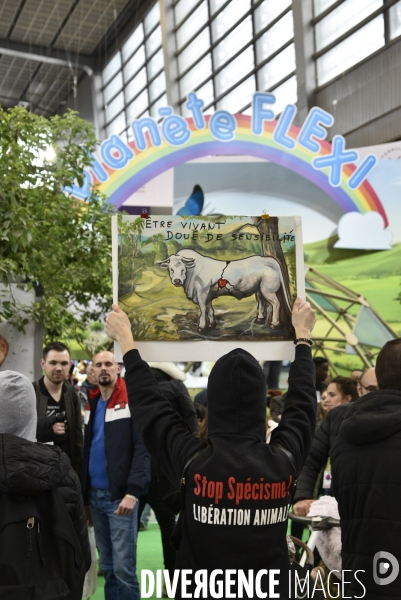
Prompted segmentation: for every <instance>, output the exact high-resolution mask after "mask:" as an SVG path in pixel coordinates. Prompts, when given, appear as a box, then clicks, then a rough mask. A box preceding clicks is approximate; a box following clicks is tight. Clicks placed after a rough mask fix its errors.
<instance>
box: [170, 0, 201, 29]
mask: <svg viewBox="0 0 401 600" xmlns="http://www.w3.org/2000/svg"><path fill="white" fill-rule="evenodd" d="M197 2H198V0H180V1H179V2H178V4H176V5H175V7H174V16H175V24H176V25H178V24H179V23H181V21H182V20H183V19H184V17H186V16H187V14H188V13H189V12H190V11H191V10H192V8H193V7H194V6H195V4H197Z"/></svg>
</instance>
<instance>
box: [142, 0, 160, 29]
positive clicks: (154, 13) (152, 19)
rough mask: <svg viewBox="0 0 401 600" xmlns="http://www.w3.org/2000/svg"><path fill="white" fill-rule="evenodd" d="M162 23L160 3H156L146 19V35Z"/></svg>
mask: <svg viewBox="0 0 401 600" xmlns="http://www.w3.org/2000/svg"><path fill="white" fill-rule="evenodd" d="M159 22H160V9H159V3H158V2H156V4H155V5H154V7H153V8H152V9H151V10H150V11H149V12H148V14H147V15H146V17H145V21H144V25H145V33H146V34H147V33H149V31H152V29H153V27H155V26H156V25H157V24H158V23H159Z"/></svg>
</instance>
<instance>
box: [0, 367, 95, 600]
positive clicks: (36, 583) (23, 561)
mask: <svg viewBox="0 0 401 600" xmlns="http://www.w3.org/2000/svg"><path fill="white" fill-rule="evenodd" d="M36 426H37V414H36V397H35V391H34V389H33V387H32V383H31V382H30V381H29V380H28V379H27V378H26V377H25V376H24V375H21V374H20V373H16V372H13V371H3V372H1V373H0V600H10V598H12V599H13V600H27V599H30V600H61V599H65V600H81V598H82V590H83V584H84V578H85V573H86V571H87V570H88V569H89V567H90V565H91V553H90V547H89V540H88V530H87V526H86V518H85V512H84V506H83V501H82V497H81V488H80V483H79V480H78V476H77V475H76V473H75V471H74V470H73V468H72V467H71V463H70V459H69V458H68V456H67V455H66V454H65V453H64V452H62V451H61V449H60V448H59V447H57V446H49V445H45V444H41V443H37V442H36Z"/></svg>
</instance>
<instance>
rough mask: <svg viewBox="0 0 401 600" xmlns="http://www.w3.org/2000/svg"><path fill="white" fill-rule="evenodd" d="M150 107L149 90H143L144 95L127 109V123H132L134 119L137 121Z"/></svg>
mask: <svg viewBox="0 0 401 600" xmlns="http://www.w3.org/2000/svg"><path fill="white" fill-rule="evenodd" d="M147 106H148V90H143V92H142V94H140V95H139V96H138V98H136V99H135V100H134V101H133V102H131V104H130V105H129V106H128V107H127V121H128V123H132V121H133V120H134V119H137V118H138V117H139V116H140V115H141V114H142V113H143V111H144V110H145V109H146V107H147Z"/></svg>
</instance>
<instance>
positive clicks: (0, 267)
mask: <svg viewBox="0 0 401 600" xmlns="http://www.w3.org/2000/svg"><path fill="white" fill-rule="evenodd" d="M96 143H97V142H96V137H95V133H94V130H93V127H92V125H91V124H90V123H88V122H87V121H84V120H82V119H80V118H79V117H78V116H77V114H76V113H74V112H72V111H69V112H67V113H66V114H65V115H63V116H54V117H51V118H50V119H46V118H44V117H40V116H38V115H35V114H33V113H31V112H29V111H27V110H25V109H24V108H21V107H15V108H12V109H9V110H7V111H6V110H3V109H1V108H0V174H1V182H2V185H1V188H0V222H1V224H2V225H1V229H0V281H1V282H2V284H3V286H5V288H7V287H8V286H9V285H10V282H12V281H14V282H17V283H18V284H19V286H20V287H22V288H24V289H29V288H32V287H33V286H34V285H37V284H40V285H41V286H42V288H43V292H44V295H43V298H42V299H40V300H39V301H38V302H35V303H34V304H33V305H31V306H21V305H19V303H18V302H17V301H16V300H15V299H14V298H13V296H12V294H11V300H7V301H5V300H4V292H3V297H1V296H0V319H1V320H6V321H9V322H10V323H12V324H13V325H14V326H16V327H17V328H18V329H19V330H22V331H23V330H24V327H25V325H26V324H27V321H28V319H34V320H36V321H39V322H42V323H43V325H44V331H45V337H46V339H47V340H49V339H56V338H57V339H60V338H62V339H65V338H66V337H68V336H71V337H74V338H75V339H77V340H78V341H81V342H82V341H83V338H84V331H85V329H86V328H87V326H89V324H90V323H91V322H93V321H96V320H98V319H99V318H100V317H101V315H102V314H104V312H105V310H107V308H108V307H109V306H110V303H111V226H110V216H111V213H112V212H113V209H112V207H111V206H110V205H108V204H107V202H106V200H105V199H104V198H103V197H102V196H101V195H100V194H99V193H98V192H97V191H96V190H94V189H93V190H92V191H91V194H90V196H89V198H88V202H81V201H78V200H77V199H75V198H74V197H73V196H71V195H68V194H66V193H65V192H64V191H63V190H64V188H66V187H67V186H71V185H72V184H73V183H74V180H77V181H78V183H79V185H82V183H83V179H84V172H83V169H84V167H86V166H89V165H90V164H91V161H92V157H91V153H92V152H93V151H94V149H95V147H96ZM3 290H4V288H3ZM10 290H11V287H10ZM2 300H3V301H2Z"/></svg>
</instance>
